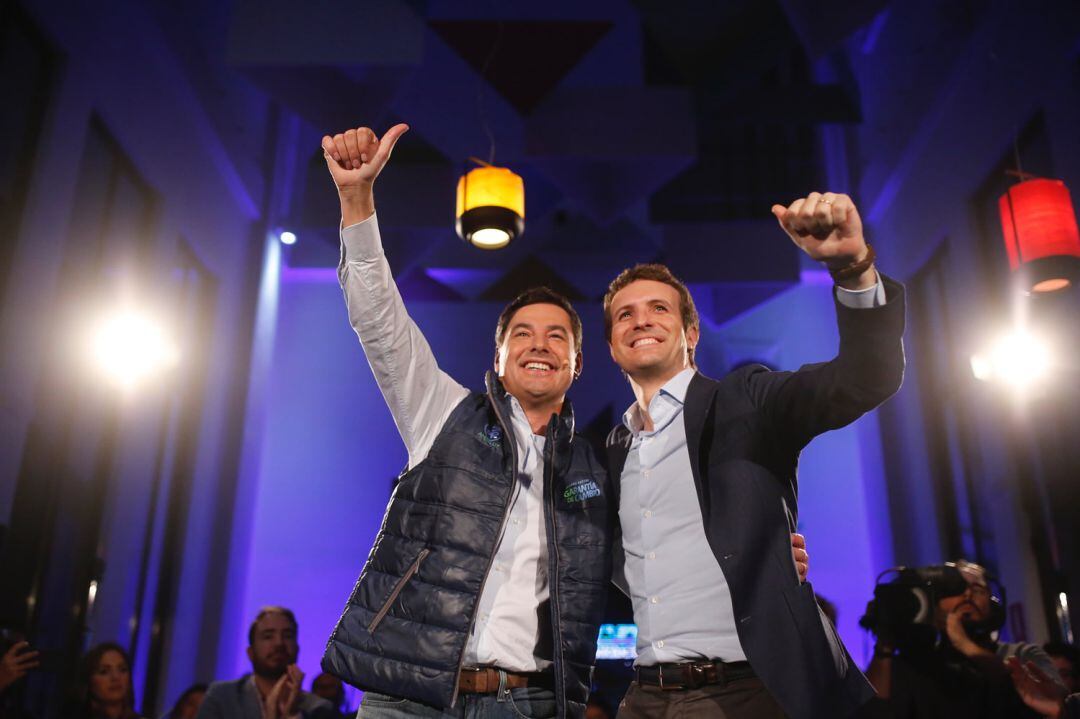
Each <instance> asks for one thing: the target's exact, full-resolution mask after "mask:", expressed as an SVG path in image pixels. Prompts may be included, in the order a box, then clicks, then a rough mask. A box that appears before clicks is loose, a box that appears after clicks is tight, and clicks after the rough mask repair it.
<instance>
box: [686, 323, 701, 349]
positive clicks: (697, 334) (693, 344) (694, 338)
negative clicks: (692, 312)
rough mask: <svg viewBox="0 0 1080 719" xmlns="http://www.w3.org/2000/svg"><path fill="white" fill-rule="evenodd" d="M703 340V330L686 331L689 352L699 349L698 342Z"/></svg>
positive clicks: (697, 328) (696, 328)
mask: <svg viewBox="0 0 1080 719" xmlns="http://www.w3.org/2000/svg"><path fill="white" fill-rule="evenodd" d="M700 339H701V328H700V327H691V328H690V329H688V330H686V348H687V349H688V350H694V349H697V345H698V340H700Z"/></svg>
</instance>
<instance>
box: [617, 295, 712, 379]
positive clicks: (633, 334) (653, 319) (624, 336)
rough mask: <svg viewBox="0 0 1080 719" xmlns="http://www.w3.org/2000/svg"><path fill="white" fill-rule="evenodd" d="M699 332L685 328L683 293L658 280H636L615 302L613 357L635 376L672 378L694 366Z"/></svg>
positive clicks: (625, 370)
mask: <svg viewBox="0 0 1080 719" xmlns="http://www.w3.org/2000/svg"><path fill="white" fill-rule="evenodd" d="M697 340H698V330H697V328H696V327H692V328H690V329H689V330H686V329H685V328H684V327H683V322H682V316H681V315H680V313H679V293H678V291H677V290H676V289H675V288H674V287H672V286H671V285H669V284H667V283H665V282H657V281H656V280H635V281H634V282H631V283H630V284H628V285H627V286H626V287H623V288H622V289H621V290H619V291H618V292H616V293H615V296H614V297H613V298H612V300H611V339H610V340H609V343H608V345H609V347H610V348H611V357H612V359H614V360H615V362H616V363H617V364H618V365H619V367H621V368H622V369H623V371H624V372H626V373H627V374H629V375H630V376H631V377H643V376H651V377H662V378H664V379H669V378H671V377H674V376H675V375H677V374H678V373H679V372H681V371H682V370H684V369H686V368H687V367H689V366H690V362H689V359H688V355H687V348H688V347H692V346H694V345H695V344H696V343H697Z"/></svg>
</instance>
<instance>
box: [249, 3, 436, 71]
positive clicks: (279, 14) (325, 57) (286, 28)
mask: <svg viewBox="0 0 1080 719" xmlns="http://www.w3.org/2000/svg"><path fill="white" fill-rule="evenodd" d="M231 6H232V7H231V20H232V26H231V29H230V30H231V31H230V32H229V47H228V61H229V62H230V63H232V64H237V65H268V66H282V65H292V66H298V65H307V66H309V67H318V66H322V67H327V66H332V65H416V64H418V63H419V61H420V57H421V55H422V53H423V49H424V24H423V21H422V20H421V19H420V18H419V17H418V16H417V15H416V13H415V12H413V10H412V9H410V8H409V7H408V6H407V5H406V4H404V3H401V2H397V0H365V2H356V3H350V2H340V0H305V2H295V1H294V0H236V1H235V2H233V3H231ZM387 28H393V32H387V31H386V29H387Z"/></svg>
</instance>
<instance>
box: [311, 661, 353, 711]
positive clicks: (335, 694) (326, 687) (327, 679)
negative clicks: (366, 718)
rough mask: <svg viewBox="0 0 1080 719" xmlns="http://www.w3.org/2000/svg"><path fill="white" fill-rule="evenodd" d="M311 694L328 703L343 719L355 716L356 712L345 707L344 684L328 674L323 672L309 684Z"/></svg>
mask: <svg viewBox="0 0 1080 719" xmlns="http://www.w3.org/2000/svg"><path fill="white" fill-rule="evenodd" d="M311 693H312V694H314V695H315V696H317V697H322V698H323V699H325V700H326V701H328V702H330V704H331V705H333V707H334V711H336V712H337V713H338V714H340V715H341V716H343V717H351V716H355V715H356V712H353V711H349V709H348V708H347V707H346V706H345V683H344V682H343V681H341V679H340V678H339V677H337V676H335V675H333V674H330V673H329V672H323V673H322V674H320V675H319V676H317V677H315V679H314V680H313V681H312V682H311Z"/></svg>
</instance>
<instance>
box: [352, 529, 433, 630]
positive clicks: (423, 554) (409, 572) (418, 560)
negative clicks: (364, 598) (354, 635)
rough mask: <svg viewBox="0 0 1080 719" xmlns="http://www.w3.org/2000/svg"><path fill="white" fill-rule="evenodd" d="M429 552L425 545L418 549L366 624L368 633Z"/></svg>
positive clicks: (390, 605)
mask: <svg viewBox="0 0 1080 719" xmlns="http://www.w3.org/2000/svg"><path fill="white" fill-rule="evenodd" d="M429 554H431V550H430V549H428V548H426V547H425V548H424V549H421V550H420V554H418V555H417V557H416V560H415V561H414V562H413V563H412V564H411V565H409V568H408V569H407V570H406V571H405V574H404V576H402V577H401V579H399V580H398V581H397V584H395V585H394V589H393V591H391V592H390V596H389V597H387V598H386V601H385V602H383V605H382V607H381V608H380V609H379V611H378V612H376V613H375V616H374V617H373V618H372V619H371V622H370V623H369V624H368V627H367V629H368V632H369V633H370V632H374V631H375V628H376V627H378V626H379V623H380V622H382V620H383V617H385V616H386V613H387V612H389V611H390V607H392V606H393V605H394V602H395V601H396V600H397V598H398V595H399V594H401V590H403V589H404V588H405V585H406V584H408V583H409V580H410V579H412V578H413V576H415V575H416V573H417V572H419V571H420V563H421V562H423V561H424V558H425V557H427V555H429Z"/></svg>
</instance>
